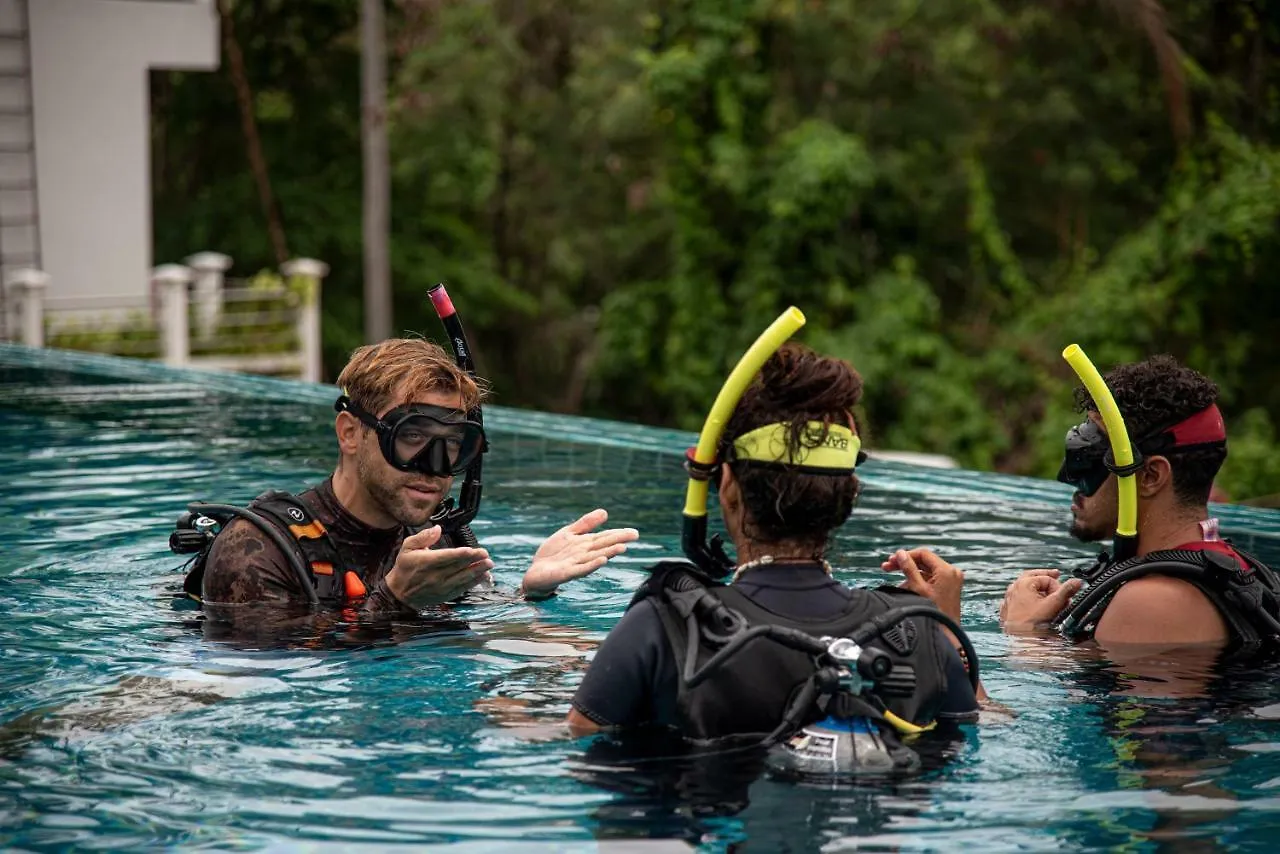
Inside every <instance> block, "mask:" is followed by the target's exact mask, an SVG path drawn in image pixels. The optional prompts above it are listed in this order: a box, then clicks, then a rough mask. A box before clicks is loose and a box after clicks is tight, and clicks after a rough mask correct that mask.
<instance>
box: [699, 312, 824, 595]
mask: <svg viewBox="0 0 1280 854" xmlns="http://www.w3.org/2000/svg"><path fill="white" fill-rule="evenodd" d="M804 322H805V321H804V313H803V312H801V311H800V309H798V308H796V307H795V306H791V307H790V308H788V309H787V310H786V311H784V312H783V313H782V314H780V315H779V316H778V319H777V320H775V321H774V322H773V323H771V324H769V328H768V329H766V330H765V331H764V332H762V333H761V334H760V337H759V338H757V339H756V340H755V343H754V344H752V345H751V346H750V347H749V348H747V352H745V353H743V354H742V358H741V359H739V360H738V364H737V365H735V366H734V368H733V371H732V372H730V374H729V378H728V379H727V380H725V381H724V385H723V386H721V387H720V392H719V394H717V395H716V400H715V403H713V404H712V405H711V411H710V412H709V413H707V420H706V421H705V422H704V423H703V425H702V432H701V433H699V434H698V446H697V447H696V448H695V449H694V452H693V458H692V459H691V460H689V487H688V489H687V490H686V491H685V498H684V531H683V533H682V535H681V538H680V544H681V547H682V548H683V549H684V553H685V555H686V556H687V557H688V558H689V560H691V561H693V562H694V563H695V564H697V565H698V567H699V568H700V569H702V570H703V571H704V572H707V573H709V574H711V575H712V576H714V577H719V576H722V575H724V574H725V573H727V572H729V571H730V570H732V569H733V562H732V561H731V560H729V557H728V556H727V555H726V554H725V553H724V547H723V545H722V540H721V538H720V537H719V536H716V537H714V538H712V540H711V542H710V543H708V542H707V492H708V489H709V486H710V483H709V481H710V478H711V473H712V471H713V470H714V466H715V461H716V448H717V446H718V445H719V444H720V437H721V436H723V435H724V427H725V424H726V423H728V421H729V416H731V415H732V414H733V410H734V409H735V408H736V407H737V405H738V401H739V400H741V399H742V395H743V393H744V392H745V391H746V390H747V386H749V385H750V384H751V380H752V379H754V378H755V375H756V374H758V373H759V372H760V368H761V367H763V366H764V363H765V362H767V361H768V360H769V357H770V356H772V355H773V354H774V353H775V352H776V351H777V349H778V348H779V347H781V346H782V344H783V342H785V341H786V340H787V339H788V338H790V337H791V336H792V335H793V334H795V332H796V330H797V329H799V328H800V327H801V326H804Z"/></svg>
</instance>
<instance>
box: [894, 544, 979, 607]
mask: <svg viewBox="0 0 1280 854" xmlns="http://www.w3.org/2000/svg"><path fill="white" fill-rule="evenodd" d="M880 568H881V569H884V570H886V571H887V572H901V573H902V574H903V575H905V576H906V579H907V580H906V581H904V582H903V583H902V585H901V586H902V587H904V588H905V589H907V590H910V591H911V592H912V593H916V594H918V595H920V596H924V597H925V598H927V599H929V600H931V601H932V602H933V604H935V605H937V606H938V610H939V611H941V612H942V613H944V614H946V615H947V616H948V617H950V618H951V619H953V620H955V621H956V622H957V623H958V622H960V591H961V589H962V588H963V587H964V573H963V572H961V571H960V570H959V569H957V568H956V567H954V566H952V565H951V564H949V563H947V562H946V561H945V560H943V559H942V558H940V557H938V556H937V555H936V554H934V553H933V552H931V551H929V550H928V549H912V550H911V551H906V550H905V549H898V550H897V551H896V552H894V553H893V554H892V555H890V556H889V558H888V559H887V560H885V562H884V563H882V564H880Z"/></svg>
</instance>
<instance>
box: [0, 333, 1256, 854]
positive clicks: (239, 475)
mask: <svg viewBox="0 0 1280 854" xmlns="http://www.w3.org/2000/svg"><path fill="white" fill-rule="evenodd" d="M332 394H333V392H332V390H331V389H327V388H321V387H318V386H304V385H299V384H291V383H280V382H273V381H269V380H261V379H253V378H246V377H230V376H211V375H204V374H198V373H193V372H184V371H170V370H165V369H162V368H158V367H156V366H152V365H144V364H139V363H132V362H124V361H121V360H112V359H102V358H96V357H87V356H80V355H75V354H63V353H56V352H48V351H28V350H25V349H23V348H18V347H12V346H0V476H2V477H3V480H4V484H5V489H4V490H3V492H0V533H2V534H3V546H2V547H0V584H2V585H3V586H2V587H0V589H2V590H3V592H2V593H0V847H3V848H7V849H17V850H63V849H67V848H71V847H85V848H154V847H157V846H177V847H207V848H215V849H227V848H236V849H244V850H257V849H293V848H303V849H306V850H322V849H329V848H332V849H341V850H353V849H361V848H364V849H370V850H384V849H387V848H392V847H396V846H406V847H415V848H419V847H430V846H450V847H451V848H454V849H459V850H463V851H473V850H474V851H488V850H520V851H524V850H546V851H564V850H582V851H592V850H611V849H612V847H613V846H624V843H626V842H627V841H631V842H635V841H639V840H653V844H654V845H655V850H683V849H685V848H699V849H702V850H712V851H715V850H726V849H728V848H729V847H730V846H734V845H737V844H740V843H743V842H745V843H746V850H750V851H756V850H759V851H784V850H791V851H808V850H831V851H836V850H843V849H848V848H854V847H858V848H860V849H867V850H884V849H893V850H926V849H929V850H955V849H957V848H959V847H961V846H969V847H972V848H973V849H974V850H980V851H1004V850H1020V851H1025V850H1037V851H1038V850H1072V851H1075V850H1115V849H1123V850H1131V851H1157V850H1164V849H1166V848H1168V849H1169V850H1199V848H1198V846H1199V847H1203V848H1204V850H1211V849H1214V848H1218V847H1222V846H1236V847H1239V848H1245V849H1247V848H1256V849H1257V850H1269V849H1270V848H1271V847H1272V846H1271V845H1270V844H1269V840H1271V839H1272V838H1273V835H1274V833H1275V832H1276V830H1277V828H1278V827H1280V797H1278V792H1277V789H1280V763H1277V762H1276V760H1275V757H1274V754H1275V753H1276V752H1277V751H1280V688H1278V687H1276V685H1275V679H1274V676H1275V674H1274V673H1270V672H1254V673H1240V674H1235V676H1234V678H1233V683H1232V685H1231V686H1230V687H1222V686H1210V688H1211V691H1212V693H1213V694H1214V697H1215V699H1207V698H1206V697H1205V686H1204V680H1203V679H1201V678H1199V677H1198V675H1197V672H1196V665H1195V663H1194V662H1190V661H1182V662H1175V663H1174V664H1173V665H1172V666H1171V667H1168V668H1166V669H1165V670H1164V671H1160V670H1159V669H1158V668H1155V666H1154V665H1150V664H1147V665H1135V664H1134V663H1133V662H1128V663H1126V665H1125V666H1124V667H1117V666H1112V665H1109V664H1108V663H1106V662H1102V661H1096V660H1091V659H1089V658H1088V657H1082V656H1079V655H1073V654H1071V653H1069V652H1068V651H1067V650H1065V649H1064V648H1063V647H1061V646H1059V645H1057V644H1054V643H1050V642H1040V643H1028V642H1021V643H1015V642H1012V641H1010V640H1009V639H1007V638H1005V637H1004V636H1003V635H1002V634H1001V633H1000V632H999V629H998V627H997V626H996V623H995V616H996V609H997V606H998V602H999V597H1000V595H1001V593H1002V592H1003V588H1004V586H1005V585H1006V584H1007V583H1008V581H1009V579H1010V578H1011V577H1012V575H1013V574H1014V573H1015V572H1016V571H1017V570H1018V569H1020V568H1023V567H1026V566H1043V565H1058V564H1074V563H1075V562H1079V561H1082V560H1085V559H1087V558H1088V556H1089V551H1088V550H1087V549H1085V548H1084V547H1081V546H1080V545H1078V544H1076V543H1074V542H1073V541H1072V540H1070V539H1069V538H1068V537H1067V536H1066V534H1065V520H1066V503H1067V493H1066V491H1065V489H1064V488H1061V487H1059V486H1058V485H1056V484H1052V483H1046V482H1041V481H1033V480H1027V479H1022V478H1011V477H1003V476H994V475H981V474H974V473H969V472H958V473H957V472H941V471H936V470H926V469H919V468H913V467H909V466H903V465H894V464H889V463H883V462H873V463H871V464H869V465H868V466H867V468H866V470H865V478H864V479H865V481H866V483H867V490H866V493H865V497H864V499H863V501H862V505H861V507H860V508H859V510H858V511H857V513H856V514H855V516H854V519H853V520H852V521H851V522H850V523H849V524H848V525H847V526H846V527H845V529H843V530H842V532H841V535H840V538H839V544H838V549H837V554H836V556H835V558H836V560H835V562H836V564H837V566H839V567H841V569H840V570H839V572H840V574H841V576H842V578H844V579H845V580H846V581H848V582H850V583H874V582H877V581H879V580H880V573H879V572H878V571H874V568H875V567H878V565H879V561H880V558H881V556H882V555H884V554H886V553H887V552H889V551H890V550H892V549H894V548H896V547H898V546H901V545H913V544H929V545H933V546H935V547H937V548H938V549H939V550H940V551H942V553H943V554H944V555H946V556H948V557H949V558H951V559H953V560H954V561H955V562H956V563H958V564H960V565H961V566H962V567H963V568H965V569H966V571H967V583H966V604H965V621H966V624H967V625H968V626H969V627H970V628H971V631H972V635H973V638H974V641H975V643H976V644H977V647H978V649H979V651H980V653H981V654H982V656H983V661H984V666H985V674H986V681H987V685H988V689H989V690H990V692H991V693H992V695H993V696H994V697H996V698H997V699H999V700H1001V701H1002V702H1004V703H1005V704H1007V705H1008V706H1010V707H1011V708H1012V709H1013V710H1014V711H1015V712H1016V713H1017V716H1016V717H1014V718H1012V719H1011V720H1003V721H1002V720H996V721H993V722H990V723H989V724H986V725H984V726H983V727H981V728H970V729H969V730H968V731H967V733H966V736H965V739H964V740H963V741H962V742H960V743H959V744H957V745H953V746H952V748H951V750H952V752H953V753H954V755H952V756H951V757H950V759H949V760H948V761H947V763H946V764H945V765H944V766H943V767H942V768H940V769H939V770H937V771H934V772H932V773H930V774H928V775H926V776H924V777H922V778H919V779H916V780H912V781H910V782H906V783H902V784H898V785H893V786H890V785H869V786H866V787H861V788H858V789H842V790H826V789H820V788H805V787H797V786H794V785H790V784H785V783H779V782H773V781H770V780H756V781H754V782H751V783H750V785H749V787H748V786H747V784H746V783H743V782H741V781H735V780H734V778H733V773H732V772H733V769H732V768H727V767H721V766H714V767H711V768H705V767H704V768H687V769H682V770H681V772H680V773H679V774H676V773H674V772H671V773H668V774H666V775H663V774H660V773H657V772H653V771H651V769H650V768H649V767H648V765H647V764H645V763H632V765H631V766H630V767H627V768H619V767H616V764H615V765H610V764H609V763H607V762H606V761H605V759H606V757H605V755H604V754H602V753H600V752H599V750H598V748H593V747H592V746H591V742H590V741H586V740H584V741H574V740H570V739H566V738H563V737H548V736H549V731H550V730H552V729H553V728H552V727H550V726H548V725H550V724H554V723H555V722H556V721H558V720H560V719H561V718H562V717H563V715H564V713H565V711H566V710H567V708H568V701H569V698H570V697H571V695H572V692H573V689H574V686H575V685H576V684H577V682H578V680H579V678H580V674H581V670H582V668H583V666H584V665H585V662H586V660H587V657H588V656H589V654H590V650H591V649H592V648H593V646H594V645H595V644H596V643H597V642H598V640H599V639H600V638H601V637H603V636H604V634H605V632H607V630H608V629H609V627H610V626H611V625H612V624H613V623H614V622H615V621H616V620H617V618H618V617H619V615H620V614H621V613H622V611H623V609H624V608H625V606H626V603H627V601H628V600H629V597H630V595H631V591H632V590H634V588H635V587H636V585H637V584H638V583H639V582H640V581H641V579H642V578H643V577H644V567H645V566H646V565H647V564H648V563H649V562H651V561H652V560H654V559H655V558H658V557H666V556H670V555H673V554H675V553H676V550H677V548H678V543H677V537H678V512H679V506H680V503H681V493H682V480H681V477H682V473H681V470H680V457H679V451H680V450H681V449H682V448H683V447H684V446H685V445H686V444H688V440H689V437H688V436H686V435H684V434H680V433H675V432H671V431H660V430H649V429H645V428H636V427H624V426H620V425H606V424H602V423H601V422H591V421H586V420H582V419H568V418H561V417H553V416H546V415H533V414H529V413H520V412H515V411H511V410H502V409H495V410H494V411H492V412H491V413H490V414H489V416H488V418H487V422H488V423H489V424H490V425H491V426H492V431H493V434H494V436H495V439H496V441H494V443H493V444H494V452H493V454H492V455H491V461H490V462H489V463H488V465H487V467H486V474H487V478H486V483H487V485H486V490H485V497H486V505H485V510H484V514H483V518H482V519H481V520H480V522H478V523H477V525H476V532H477V534H478V535H479V537H480V538H481V540H482V541H484V542H485V544H486V545H487V546H488V547H489V548H490V550H491V551H493V552H494V554H495V556H496V558H497V560H498V571H497V573H496V575H497V577H498V580H499V582H500V584H502V585H504V586H505V587H506V588H507V589H508V590H510V589H513V588H514V587H515V585H516V584H517V582H518V579H519V576H520V573H521V571H522V569H523V568H524V566H525V564H526V562H527V561H528V559H529V557H530V556H531V554H532V552H533V550H534V548H535V547H536V545H537V544H538V542H540V540H541V538H542V537H543V536H545V535H546V534H547V533H549V532H550V531H551V530H553V529H554V528H555V527H557V526H559V525H561V524H563V523H564V522H566V521H568V520H569V519H570V518H572V517H574V516H576V515H577V514H578V513H580V512H583V511H585V510H587V509H590V508H591V507H593V506H597V505H600V506H605V507H607V508H609V510H610V511H611V513H612V515H613V522H614V523H616V524H621V525H634V526H636V527H638V528H640V530H641V532H642V535H643V540H642V543H641V545H640V547H638V548H636V549H634V550H633V551H632V552H631V553H630V554H629V555H627V556H626V557H625V559H622V560H619V561H616V562H615V563H614V564H613V565H611V566H610V567H608V568H606V569H605V570H602V571H601V572H599V573H597V574H596V575H595V576H593V577H591V578H590V579H587V580H586V581H584V582H580V583H578V584H576V585H573V586H570V587H567V588H566V589H565V590H564V591H563V592H562V593H561V595H560V596H559V597H557V598H555V599H553V600H551V601H549V602H547V603H544V604H540V605H536V606H535V605H528V604H523V603H519V602H510V603H502V602H499V603H491V604H485V605H482V606H476V607H472V608H470V609H468V610H467V613H466V617H467V620H468V621H469V629H466V630H452V631H442V632H440V633H436V634H430V635H422V636H417V637H413V638H409V639H407V640H404V641H402V642H400V643H388V642H383V643H378V644H376V645H367V646H364V647H354V648H353V647H350V646H346V647H344V646H343V645H342V644H339V643H323V644H318V645H317V646H316V648H314V649H265V650H264V649H253V648H243V647H236V646H233V645H228V644H224V643H214V642H210V641H206V640H205V639H204V638H203V637H202V627H201V623H200V621H199V619H198V617H199V614H198V612H196V611H193V610H191V609H190V608H189V607H188V606H187V605H186V604H185V603H182V602H181V601H179V600H177V599H176V598H175V596H174V593H175V591H176V589H177V584H178V581H179V579H180V575H179V574H178V573H176V572H175V571H174V569H175V567H176V566H177V565H178V563H179V561H178V559H177V558H175V557H174V556H173V555H171V554H170V553H169V552H168V551H167V548H166V538H167V536H168V533H169V530H170V529H171V527H172V521H173V518H174V516H175V515H176V514H177V513H178V512H180V511H181V509H182V507H183V505H184V504H185V503H186V502H187V501H189V500H193V499H196V498H206V499H221V500H231V501H244V500H247V499H249V498H251V497H252V496H253V495H255V494H257V493H258V492H260V491H262V490H264V489H267V488H271V487H277V488H289V489H297V488H301V487H303V486H304V485H306V484H309V483H311V482H313V481H316V480H318V479H320V478H322V477H324V476H325V474H326V473H327V471H328V468H329V466H330V464H331V462H332V456H333V450H332V442H331V435H330V433H329V426H328V424H329V420H330V414H331V410H330V409H329V408H328V407H329V405H330V403H331V398H332ZM1278 515H1280V514H1274V513H1263V512H1251V511H1247V510H1244V509H1242V508H1224V509H1223V511H1222V516H1223V518H1224V523H1225V524H1226V526H1227V527H1228V528H1229V529H1231V530H1233V531H1234V532H1235V533H1236V534H1237V535H1238V536H1240V538H1241V539H1243V540H1245V542H1247V543H1248V544H1250V545H1252V546H1254V547H1255V548H1256V549H1259V550H1261V551H1264V552H1266V553H1267V554H1268V555H1269V556H1271V557H1272V558H1273V559H1275V558H1277V557H1280V553H1278V552H1277V550H1275V549H1274V545H1273V544H1274V543H1275V542H1276V540H1275V539H1274V537H1275V536H1276V535H1277V534H1278V533H1280V524H1278V520H1277V516H1278ZM1169 694H1177V695H1179V696H1176V697H1175V698H1172V699H1170V698H1168V697H1167V696H1160V695H1169ZM529 724H535V725H538V724H541V725H543V726H541V727H537V726H535V727H533V728H529V727H528V726H527V725H529ZM659 840H663V841H664V842H659ZM624 847H625V846H624ZM620 850H621V849H620ZM640 850H645V849H643V848H641V849H640Z"/></svg>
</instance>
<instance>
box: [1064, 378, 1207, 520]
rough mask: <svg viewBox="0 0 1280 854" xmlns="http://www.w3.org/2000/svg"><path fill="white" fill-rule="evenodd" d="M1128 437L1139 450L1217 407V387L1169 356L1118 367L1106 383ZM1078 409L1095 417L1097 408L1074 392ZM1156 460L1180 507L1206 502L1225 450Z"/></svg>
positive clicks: (1079, 390)
mask: <svg viewBox="0 0 1280 854" xmlns="http://www.w3.org/2000/svg"><path fill="white" fill-rule="evenodd" d="M1105 379H1106V381H1107V386H1108V387H1109V388H1110V389H1111V394H1112V395H1113V396H1114V397H1115V399H1116V406H1118V407H1119V408H1120V414H1121V415H1122V416H1124V422H1125V426H1126V427H1127V428H1128V430H1129V436H1130V437H1131V438H1132V439H1133V442H1134V444H1135V445H1137V446H1138V448H1139V449H1141V448H1142V445H1143V442H1144V441H1145V440H1149V439H1153V438H1155V437H1156V436H1158V435H1159V434H1161V433H1163V432H1164V431H1165V430H1167V429H1169V428H1170V427H1172V426H1173V425H1175V424H1177V423H1178V422H1180V421H1183V420H1185V419H1187V418H1190V417H1191V416H1192V415H1195V414H1196V413H1197V412H1200V411H1201V410H1203V409H1206V408H1207V407H1209V406H1212V405H1213V404H1214V403H1217V401H1218V386H1217V385H1216V384H1215V383H1214V382H1213V381H1212V380H1210V379H1209V378H1208V377H1206V376H1205V375H1204V374H1201V373H1199V372H1198V371H1194V370H1192V369H1191V368H1188V367H1186V366H1185V365H1181V364H1179V363H1178V360H1177V359H1175V358H1173V357H1172V356H1169V355H1159V356H1152V357H1151V358H1149V359H1146V360H1144V361H1141V362H1135V363H1133V364H1130V365H1121V366H1119V367H1118V368H1115V369H1114V370H1112V371H1111V372H1110V373H1109V374H1107V375H1106V377H1105ZM1076 408H1077V409H1079V410H1080V411H1081V412H1097V411H1098V405H1097V403H1095V402H1094V400H1093V398H1092V397H1091V396H1090V395H1089V392H1088V391H1086V390H1085V389H1084V388H1077V389H1076ZM1160 456H1163V457H1166V458H1167V459H1168V460H1169V465H1170V468H1171V469H1172V471H1173V490H1174V494H1175V495H1177V497H1178V499H1179V500H1180V501H1181V502H1182V503H1183V504H1196V505H1203V504H1206V503H1208V501H1209V492H1210V491H1211V490H1212V489H1213V479H1214V477H1216V476H1217V474H1218V470H1219V469H1221V468H1222V463H1223V462H1224V461H1225V460H1226V459H1227V449H1226V446H1225V445H1223V446H1222V447H1216V448H1214V447H1210V448H1203V447H1201V448H1190V449H1187V450H1180V449H1176V448H1175V449H1173V450H1169V451H1164V452H1162V453H1161V454H1160Z"/></svg>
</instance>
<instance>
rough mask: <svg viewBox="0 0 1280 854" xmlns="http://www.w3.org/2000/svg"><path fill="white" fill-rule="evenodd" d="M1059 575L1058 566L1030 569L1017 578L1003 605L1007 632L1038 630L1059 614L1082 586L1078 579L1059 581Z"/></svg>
mask: <svg viewBox="0 0 1280 854" xmlns="http://www.w3.org/2000/svg"><path fill="white" fill-rule="evenodd" d="M1058 575H1059V572H1058V570H1056V569H1028V570H1027V571H1026V572H1024V573H1022V575H1019V576H1018V577H1017V578H1016V579H1014V582H1013V583H1012V584H1010V585H1009V588H1008V589H1007V590H1005V593H1004V601H1003V602H1002V603H1001V604H1000V622H1001V623H1003V624H1004V628H1005V631H1008V632H1019V631H1027V630H1029V629H1035V628H1036V627H1038V626H1041V625H1044V624H1045V623H1048V622H1052V620H1053V618H1054V617H1056V616H1058V614H1059V613H1060V612H1061V611H1062V609H1063V608H1065V607H1066V606H1067V603H1068V602H1070V601H1071V597H1072V596H1074V595H1076V592H1077V591H1078V590H1079V589H1080V588H1081V586H1082V585H1083V582H1082V581H1081V580H1080V579H1078V578H1071V579H1068V580H1067V581H1066V582H1065V583H1063V582H1060V581H1058Z"/></svg>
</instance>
